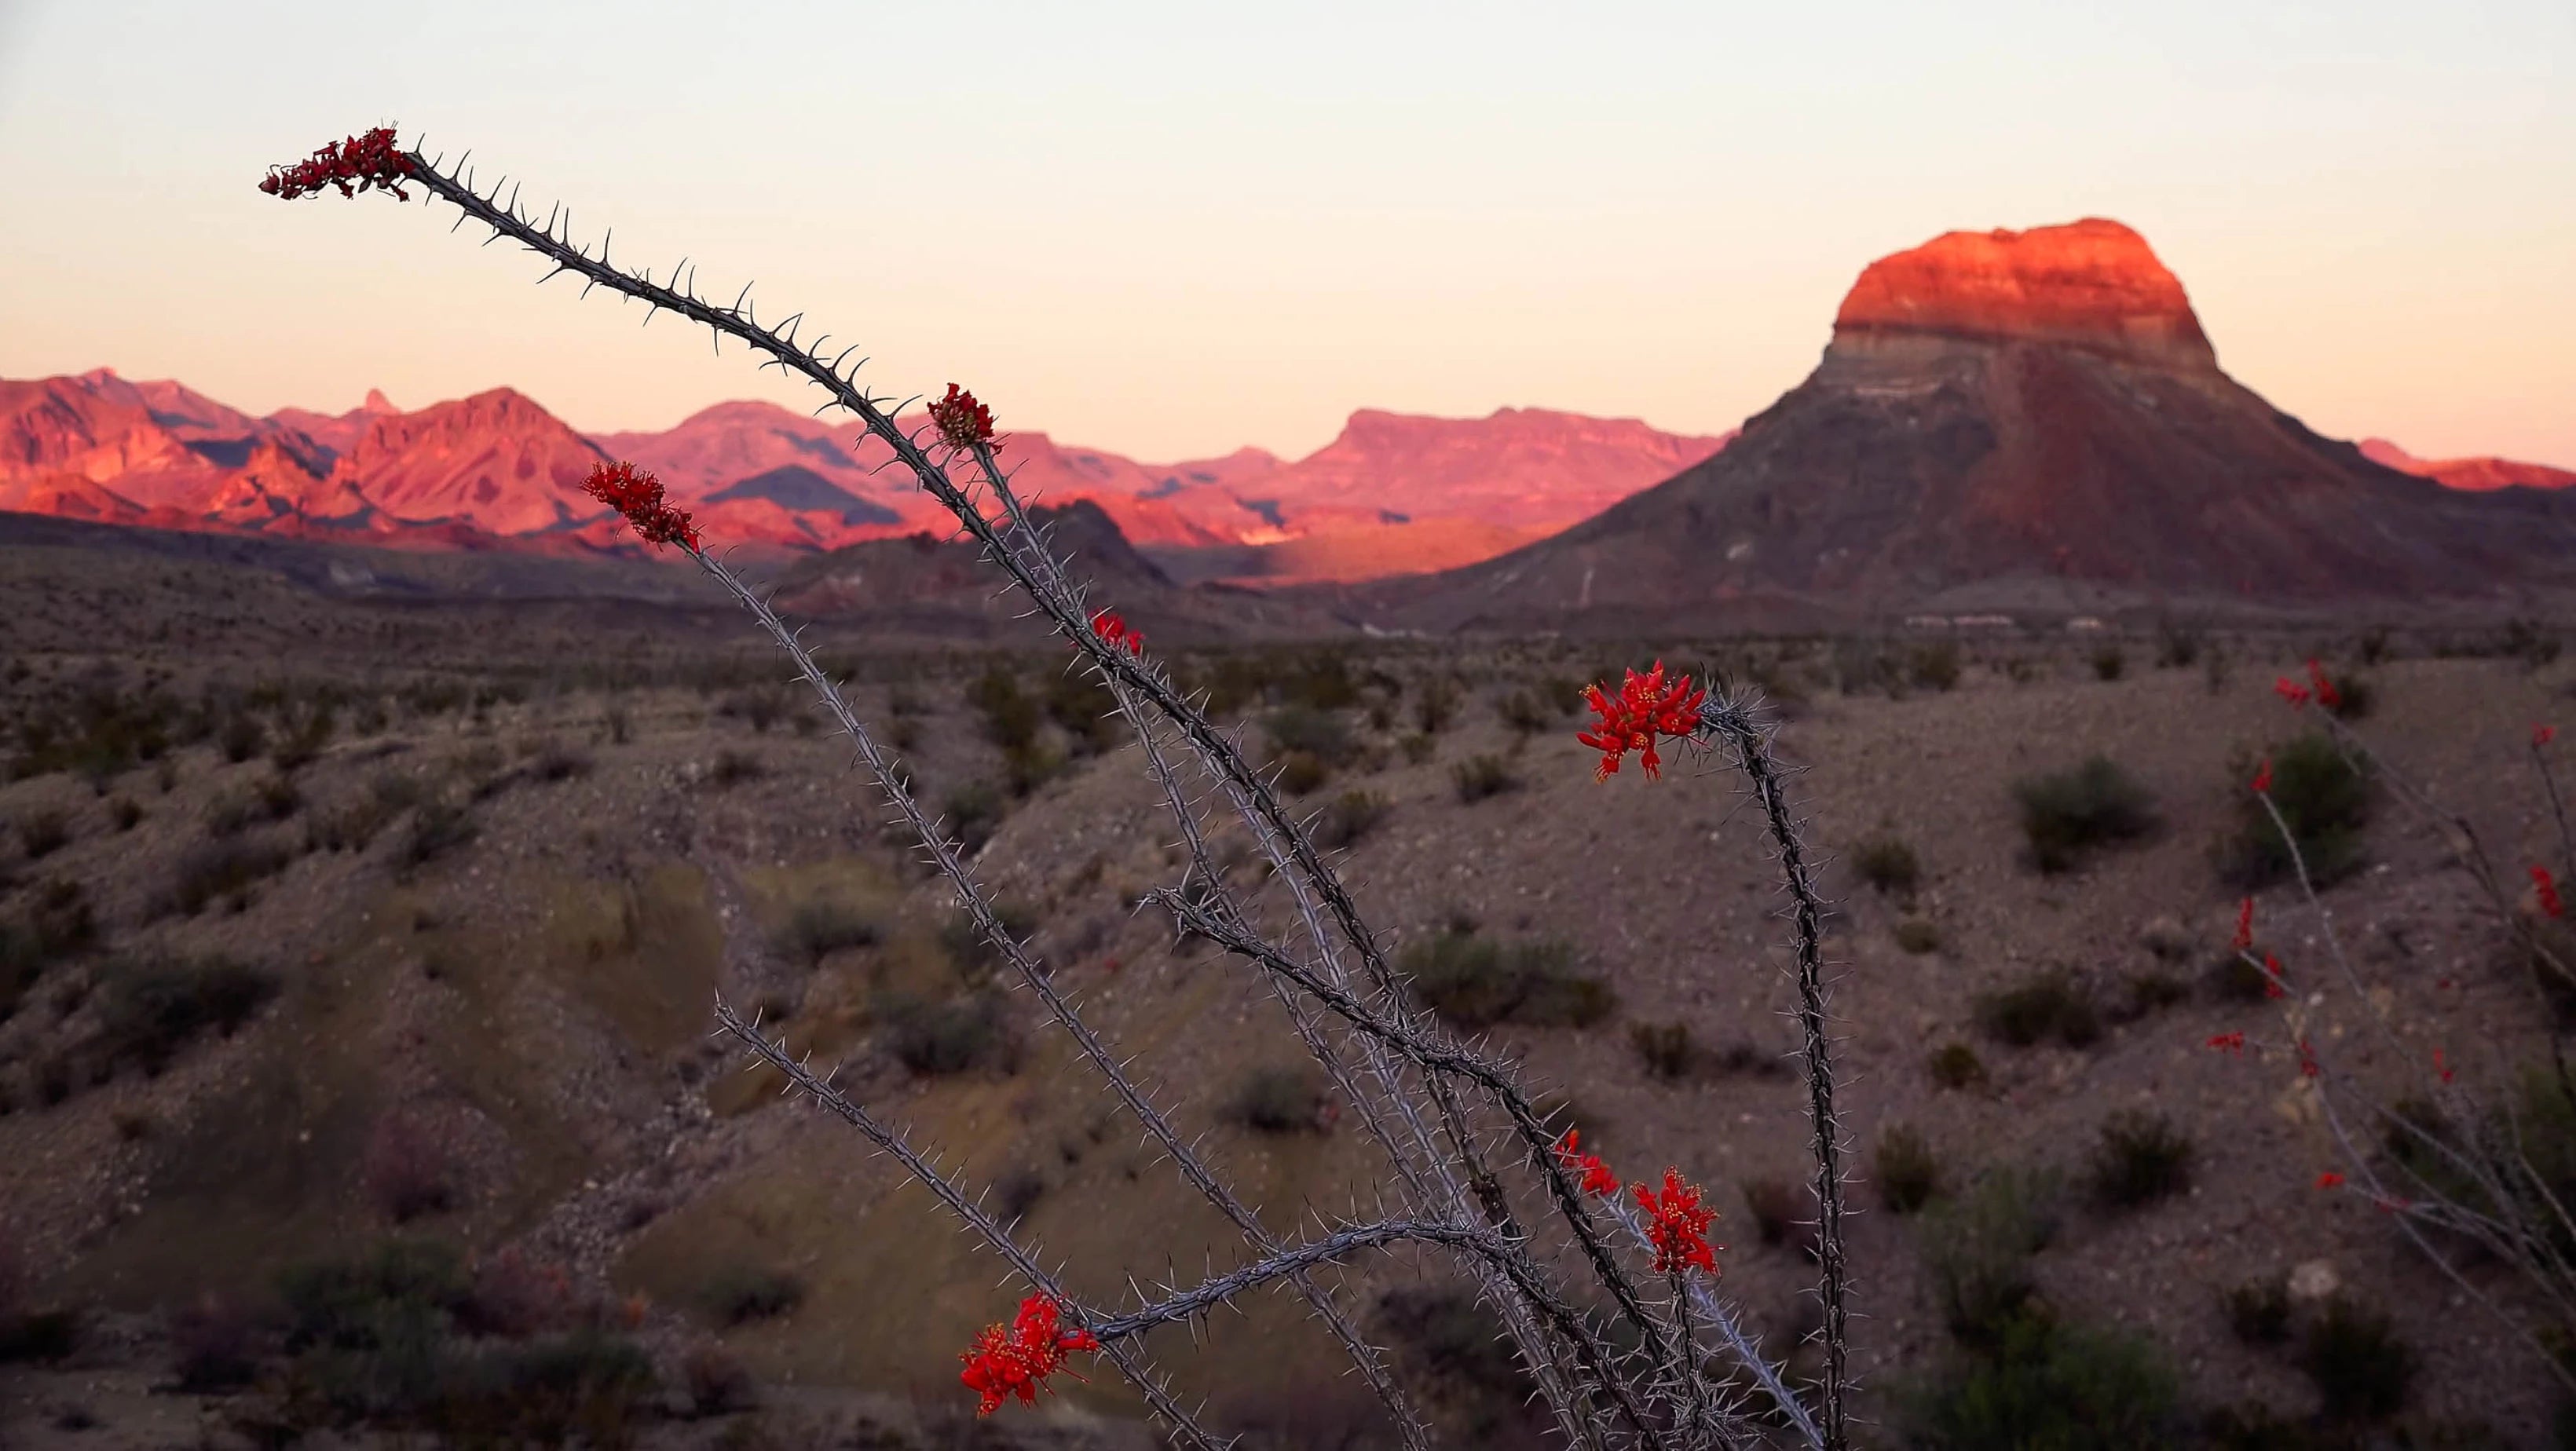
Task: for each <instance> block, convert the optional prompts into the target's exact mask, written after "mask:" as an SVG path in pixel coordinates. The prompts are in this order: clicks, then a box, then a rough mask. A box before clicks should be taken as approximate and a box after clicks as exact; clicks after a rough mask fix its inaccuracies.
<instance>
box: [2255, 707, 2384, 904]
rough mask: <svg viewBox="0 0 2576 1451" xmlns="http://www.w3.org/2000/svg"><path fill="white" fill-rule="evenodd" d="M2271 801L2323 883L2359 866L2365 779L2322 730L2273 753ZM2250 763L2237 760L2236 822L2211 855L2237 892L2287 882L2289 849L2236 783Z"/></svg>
mask: <svg viewBox="0 0 2576 1451" xmlns="http://www.w3.org/2000/svg"><path fill="white" fill-rule="evenodd" d="M2270 759H2271V765H2272V787H2271V797H2272V804H2273V805H2274V806H2276V807H2278V808H2279V809H2280V812H2281V820H2282V821H2283V822H2284V823H2286V824H2287V825H2288V826H2289V828H2290V836H2291V838H2292V839H2293V840H2295V841H2296V842H2297V843H2298V847H2299V855H2300V856H2301V857H2302V858H2303V859H2304V860H2305V861H2306V862H2307V867H2308V875H2309V877H2310V878H2311V879H2312V880H2314V881H2315V882H2316V884H2317V885H2318V886H2320V887H2323V886H2330V885H2332V884H2334V883H2336V882H2339V881H2342V880H2343V879H2345V878H2346V877H2349V876H2351V875H2352V874H2353V873H2354V872H2356V871H2359V870H2360V869H2361V866H2362V860H2363V853H2362V828H2363V827H2364V826H2366V825H2367V824H2368V823H2369V820H2370V806H2371V800H2370V796H2371V793H2370V781H2369V778H2367V777H2365V776H2364V775H2362V773H2361V771H2360V770H2359V769H2358V768H2357V767H2355V766H2354V765H2353V764H2352V763H2351V762H2350V761H2347V760H2345V759H2344V755H2343V752H2342V751H2340V750H2338V749H2336V747H2335V743H2334V741H2333V740H2332V739H2331V738H2330V737H2328V736H2326V735H2325V734H2324V733H2323V732H2310V733H2309V734H2307V735H2304V736H2301V737H2299V738H2298V739H2297V740H2294V741H2292V742H2290V743H2289V744H2288V745H2286V746H2283V747H2281V748H2280V749H2279V750H2277V751H2274V752H2273V753H2272V756H2271V758H2270ZM2256 770H2257V766H2256V764H2255V763H2254V762H2252V761H2246V760H2239V761H2238V762H2237V763H2236V765H2235V766H2234V768H2233V769H2232V772H2231V774H2232V775H2233V776H2234V777H2235V782H2234V784H2235V787H2236V790H2235V791H2234V795H2235V797H2236V800H2237V826H2236V831H2235V833H2234V834H2233V835H2231V836H2230V837H2228V838H2227V839H2226V841H2224V842H2223V843H2222V844H2221V846H2220V848H2219V853H2218V870H2219V875H2220V876H2222V877H2224V878H2225V879H2226V880H2227V881H2228V883H2229V884H2231V885H2233V886H2235V887H2238V888H2240V889H2242V890H2245V891H2249V892H2251V891H2259V890H2261V889H2262V888H2264V887H2268V886H2272V885H2274V884H2275V883H2278V882H2284V881H2287V880H2289V879H2290V877H2291V875H2292V869H2291V861H2290V848H2289V845H2288V843H2286V842H2284V841H2283V840H2282V839H2281V832H2280V828H2279V827H2276V826H2274V825H2273V824H2272V817H2271V814H2270V813H2269V812H2266V811H2265V810H2264V809H2263V803H2262V801H2261V800H2260V799H2259V798H2257V797H2256V796H2255V795H2254V794H2253V793H2252V792H2250V791H2247V790H2245V789H2243V788H2244V785H2245V783H2247V782H2249V781H2251V780H2252V779H2253V778H2254V774H2255V771H2256Z"/></svg>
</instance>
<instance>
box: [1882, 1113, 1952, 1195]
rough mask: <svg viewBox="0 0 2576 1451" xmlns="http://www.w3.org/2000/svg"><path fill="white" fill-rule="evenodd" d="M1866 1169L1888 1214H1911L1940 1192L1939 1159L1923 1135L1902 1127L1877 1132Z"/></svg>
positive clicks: (1887, 1128)
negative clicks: (1874, 1150)
mask: <svg viewBox="0 0 2576 1451" xmlns="http://www.w3.org/2000/svg"><path fill="white" fill-rule="evenodd" d="M1870 1169H1871V1174H1870V1177H1871V1178H1872V1179H1873V1180H1875V1181H1876V1182H1877V1184H1878V1199H1879V1202H1880V1203H1881V1204H1884V1205H1886V1206H1887V1211H1888V1213H1890V1214H1912V1213H1913V1212H1914V1211H1916V1210H1918V1209H1921V1208H1922V1207H1923V1206H1924V1205H1926V1204H1929V1203H1931V1202H1932V1196H1933V1195H1934V1194H1937V1193H1939V1192H1940V1189H1941V1160H1940V1158H1939V1156H1938V1155H1936V1154H1934V1153H1933V1152H1932V1145H1931V1143H1930V1142H1929V1141H1928V1140H1926V1139H1925V1138H1924V1137H1923V1135H1921V1134H1919V1133H1917V1132H1915V1131H1914V1130H1913V1129H1912V1128H1909V1127H1907V1126H1906V1125H1904V1124H1890V1125H1888V1126H1887V1127H1886V1128H1885V1129H1883V1130H1881V1131H1880V1132H1879V1135H1878V1147H1877V1150H1876V1152H1874V1153H1873V1154H1872V1155H1871V1156H1870Z"/></svg>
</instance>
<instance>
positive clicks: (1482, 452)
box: [0, 368, 1726, 580]
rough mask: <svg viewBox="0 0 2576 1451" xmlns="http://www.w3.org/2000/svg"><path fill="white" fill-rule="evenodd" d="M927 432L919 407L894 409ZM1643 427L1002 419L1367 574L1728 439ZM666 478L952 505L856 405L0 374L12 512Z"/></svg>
mask: <svg viewBox="0 0 2576 1451" xmlns="http://www.w3.org/2000/svg"><path fill="white" fill-rule="evenodd" d="M903 421H904V422H905V423H906V424H907V425H912V424H918V423H920V422H921V421H922V419H921V418H920V417H918V416H914V417H910V418H907V419H905V420H903ZM1725 443H1726V439H1725V438H1724V437H1717V438H1705V437H1693V436H1686V435H1679V434H1669V433H1664V432H1661V431H1659V430H1656V429H1652V428H1649V427H1647V426H1646V425H1645V424H1643V423H1640V422H1638V421H1636V420H1634V419H1599V418H1588V417H1584V416H1582V415H1579V414H1572V413H1557V412H1551V411H1547V410H1543V409H1514V408H1506V409H1501V410H1499V411H1497V412H1495V413H1494V414H1492V415H1491V416H1489V417H1486V418H1482V419H1443V418H1425V417H1417V416H1409V415H1404V414H1395V413H1386V412H1381V411H1378V410H1374V409H1369V410H1363V411H1361V412H1358V413H1355V414H1353V415H1352V416H1351V419H1350V422H1349V424H1348V425H1347V426H1346V427H1345V428H1344V429H1343V431H1342V434H1341V436H1340V437H1339V438H1337V439H1335V440H1334V441H1333V442H1332V443H1330V444H1328V445H1326V446H1325V447H1324V448H1322V449H1320V450H1318V451H1317V452H1316V453H1314V454H1312V455H1310V456H1308V457H1307V458H1304V459H1300V460H1296V461H1293V462H1291V461H1287V460H1282V459H1280V458H1277V457H1275V456H1273V455H1271V454H1269V453H1266V452H1264V451H1262V450H1260V449H1253V448H1246V449H1241V450H1238V451H1236V452H1234V453H1232V454H1228V455H1226V456H1225V457H1222V458H1213V459H1193V460H1189V461H1185V462H1182V463H1177V464H1143V463H1138V462H1136V461H1135V460H1132V459H1128V458H1125V457H1122V456H1120V455H1118V454H1113V453H1109V452H1106V451H1104V450H1099V449H1087V448H1076V447H1069V446H1065V445H1060V444H1058V443H1056V442H1055V441H1054V440H1053V439H1052V438H1050V437H1048V436H1047V435H1046V434H1044V433H1040V432H1035V431H1025V432H1012V433H1008V434H1007V436H1006V438H1005V441H1004V444H1003V448H1002V450H1001V457H1002V461H1003V463H1004V465H1005V466H1006V467H1008V468H1009V469H1010V470H1011V471H1012V478H1013V481H1014V483H1015V485H1016V486H1017V487H1018V488H1019V489H1020V491H1021V492H1022V493H1023V494H1024V495H1025V496H1028V497H1030V498H1033V499H1037V500H1042V501H1045V502H1048V503H1054V504H1070V503H1074V502H1077V501H1089V502H1091V503H1094V504H1096V505H1098V506H1099V507H1100V509H1101V510H1102V511H1104V512H1105V513H1106V514H1107V515H1108V517H1109V518H1110V520H1111V521H1113V522H1114V523H1115V525H1116V526H1117V528H1118V530H1119V531H1120V532H1121V533H1123V534H1124V535H1125V536H1126V537H1127V539H1128V540H1129V541H1131V542H1132V543H1133V544H1135V545H1137V546H1138V547H1140V548H1143V549H1146V550H1148V551H1150V552H1152V553H1153V554H1154V556H1155V557H1156V558H1157V559H1159V560H1162V561H1164V562H1165V563H1167V564H1170V565H1171V566H1173V567H1174V568H1175V570H1176V572H1178V573H1180V574H1181V575H1183V576H1185V577H1187V578H1191V579H1205V578H1212V577H1229V576H1240V577H1255V578H1266V579H1273V580H1291V579H1328V580H1329V579H1352V578H1364V577H1369V576H1371V575H1375V574H1380V573H1386V572H1390V571H1396V570H1406V569H1410V570H1422V569H1437V568H1442V567H1446V566H1450V565H1455V564H1462V563H1470V562H1473V561H1474V560H1477V559H1482V558H1486V557H1488V556H1490V555H1493V554H1496V553H1499V552H1501V551H1502V550H1505V549H1509V548H1512V547H1513V546H1515V545H1519V544H1522V543H1526V542H1527V541H1529V540H1531V539H1534V538H1538V537H1541V536H1543V535H1545V534H1546V533H1548V532H1551V531H1553V530H1556V529H1561V528H1564V527H1566V526H1568V525H1571V524H1573V523H1576V522H1577V521H1579V520H1582V519H1584V518H1586V517H1589V516H1590V515H1592V514H1595V513H1598V512H1600V511H1601V510H1602V509H1604V508H1606V507H1608V506H1609V505H1611V504H1613V503H1616V502H1617V501H1618V500H1620V499H1621V498H1624V497H1626V496H1627V495H1628V494H1631V493H1634V492H1636V491H1637V490H1638V489H1642V488H1645V487H1647V486H1648V485H1651V484H1653V483H1654V482H1656V481H1657V480H1659V479H1663V478H1668V477H1670V476H1671V475H1672V474H1673V473H1674V472H1676V471H1677V470H1679V469H1681V468H1684V467H1686V466H1688V465H1690V464H1692V463H1695V462H1697V461H1699V460H1700V459H1703V458H1706V457H1708V456H1709V455H1710V454H1711V453H1714V452H1715V451H1717V450H1718V449H1719V448H1722V447H1724V445H1725ZM612 458H621V459H629V460H632V461H634V462H636V463H639V464H642V465H644V466H645V467H647V468H650V469H652V470H654V471H655V472H656V473H657V474H658V475H659V476H660V477H661V478H662V480H663V482H664V483H665V485H666V486H668V488H669V489H670V491H671V494H672V496H673V497H674V498H675V499H677V500H678V501H680V502H681V503H683V504H684V505H685V506H687V507H688V508H690V509H692V510H693V511H695V513H696V515H697V518H698V522H699V524H700V527H701V528H702V529H703V530H704V531H705V533H706V535H707V537H708V538H709V539H710V540H712V541H715V542H718V543H721V544H727V545H750V546H754V547H757V548H761V549H767V550H784V551H798V552H820V551H826V550H831V549H835V548H839V547H842V546H845V545H849V544H854V543H859V542H863V541H866V540H870V539H883V538H892V537H899V536H903V535H907V534H912V533H916V532H919V531H922V530H929V531H931V532H933V533H936V534H940V535H943V536H944V535H945V534H947V533H948V532H950V531H951V530H953V528H954V525H953V522H952V521H951V520H950V519H949V518H948V516H947V514H946V513H945V511H943V510H941V509H940V508H939V507H938V506H937V505H936V504H934V503H932V502H931V501H930V500H929V499H927V498H926V497H924V496H923V495H922V494H921V493H920V492H919V490H917V489H916V488H914V487H913V486H912V485H911V483H910V480H909V478H908V476H906V475H905V474H904V473H903V472H902V471H901V470H900V469H897V468H893V467H889V466H888V465H889V464H890V459H891V454H890V451H889V450H887V449H886V448H885V447H884V446H883V445H882V444H880V443H879V442H877V441H876V440H875V439H873V438H869V437H867V436H866V435H865V434H864V433H863V432H862V431H861V430H860V429H858V428H857V427H856V426H855V425H853V424H848V423H824V422H821V421H818V420H816V419H813V418H810V417H806V416H803V415H800V414H796V413H793V412H790V411H788V410H787V409H784V408H780V407H776V406H774V405H771V404H767V403H748V402H738V403H720V404H717V405H715V406H714V407H711V408H707V409H704V410H701V411H700V412H698V413H696V414H693V415H691V416H690V417H689V418H687V419H685V420H683V421H682V422H681V423H680V424H679V425H678V426H677V427H674V428H671V429H667V430H664V431H661V432H634V433H607V434H600V435H596V436H592V437H584V436H583V435H581V434H579V433H577V432H575V431H574V430H573V429H571V428H570V427H567V426H566V425H565V424H564V423H563V422H562V421H561V420H559V419H557V418H555V417H554V416H553V415H551V414H549V413H547V412H546V411H545V409H544V408H542V407H540V406H539V405H538V404H537V403H536V402H535V401H533V400H531V399H529V398H527V397H526V396H524V395H522V394H520V393H517V392H515V391H513V390H511V389H508V388H495V389H492V390H490V391H488V392H484V393H477V394H475V395H474V396H473V397H470V398H464V399H459V400H455V401H451V402H446V403H438V404H433V405H431V406H430V407H427V408H423V409H420V410H417V411H413V412H406V411H404V410H402V409H399V408H397V407H395V406H394V405H393V404H392V403H391V402H390V401H389V400H387V399H386V398H385V396H384V394H383V393H381V392H376V391H370V392H369V393H368V395H367V398H366V401H365V402H364V403H363V404H361V405H360V406H359V407H358V408H356V409H354V410H352V411H350V412H348V413H344V414H340V415H338V416H336V417H335V416H331V415H326V414H320V413H314V412H310V411H307V410H303V409H283V410H280V411H279V412H277V413H274V414H271V415H269V416H267V417H265V418H257V417H252V416H251V415H249V414H246V413H243V412H241V411H240V410H238V409H234V408H231V407H228V406H226V405H224V404H222V403H218V402H216V401H215V400H213V399H211V398H208V397H206V396H205V395H203V394H200V393H197V392H195V391H194V390H192V389H190V388H188V387H186V386H184V385H182V384H179V383H175V382H143V383H137V382H130V381H128V380H126V379H124V378H122V377H119V376H118V375H117V374H116V373H114V372H112V371H110V370H107V369H103V368H102V369H98V370H96V371H93V372H89V373H83V374H79V375H77V376H70V377H57V378H44V379H36V380H31V381H0V509H5V510H14V511H19V512H27V513H41V514H53V515H59V516H64V517H70V518H78V519H87V520H93V521H97V522H103V523H116V524H141V525H151V526H155V527H159V528H166V529H214V530H225V531H233V532H255V533H264V534H271V535H278V536H286V537H298V538H317V539H331V540H346V541H355V542H365V543H374V544H381V545H386V546H391V547H395V548H409V549H518V550H535V551H541V552H546V553H630V554H631V553H635V552H637V551H638V546H637V545H636V544H635V542H634V541H633V539H632V538H631V536H629V535H627V534H626V533H625V532H624V531H623V529H622V528H621V527H619V526H617V525H616V524H615V522H614V520H613V519H612V517H611V516H610V515H609V514H608V513H607V511H606V510H604V509H602V508H600V507H599V506H598V505H596V504H594V503H593V502H592V501H591V500H590V499H589V498H587V497H586V496H584V495H583V494H581V493H580V491H579V485H580V482H581V480H582V479H583V478H584V477H585V476H586V475H587V474H588V473H589V471H590V469H591V466H592V465H593V464H595V463H597V462H600V461H601V460H604V459H612Z"/></svg>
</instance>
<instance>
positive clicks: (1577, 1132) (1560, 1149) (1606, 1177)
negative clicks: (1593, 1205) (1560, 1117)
mask: <svg viewBox="0 0 2576 1451" xmlns="http://www.w3.org/2000/svg"><path fill="white" fill-rule="evenodd" d="M1582 1142H1583V1131H1582V1130H1581V1129H1567V1130H1566V1131H1565V1139H1564V1141H1563V1142H1562V1143H1559V1144H1558V1145H1557V1146H1556V1161H1557V1163H1559V1164H1561V1165H1563V1166H1564V1167H1565V1172H1567V1173H1569V1174H1572V1173H1577V1172H1580V1173H1581V1174H1582V1175H1583V1185H1582V1188H1583V1192H1584V1193H1586V1194H1616V1193H1618V1192H1619V1176H1618V1175H1616V1174H1613V1173H1611V1172H1610V1166H1609V1165H1607V1164H1605V1163H1602V1162H1601V1156H1600V1155H1599V1154H1586V1153H1582V1152H1580V1147H1581V1144H1582Z"/></svg>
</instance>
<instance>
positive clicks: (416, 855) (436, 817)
mask: <svg viewBox="0 0 2576 1451" xmlns="http://www.w3.org/2000/svg"><path fill="white" fill-rule="evenodd" d="M482 831H483V829H482V828H481V827H480V826H477V825H476V824H475V822H474V818H473V817H472V816H471V815H469V814H468V813H467V811H466V809H465V807H464V806H463V805H462V804H461V803H459V802H456V801H451V800H449V799H448V798H446V797H444V796H438V797H432V798H430V799H429V800H426V801H423V802H422V803H420V806H419V807H418V809H416V810H414V811H413V812H412V817H411V830H409V831H407V832H405V833H404V834H403V839H402V850H401V852H400V854H399V855H400V859H401V862H402V865H404V866H406V867H424V866H427V865H429V864H430V863H431V862H434V861H436V860H438V859H439V858H440V857H443V856H445V855H447V854H448V853H449V852H452V851H455V850H456V849H457V848H459V847H462V846H466V845H469V844H470V843H472V842H473V840H474V838H476V837H477V836H480V835H482Z"/></svg>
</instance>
